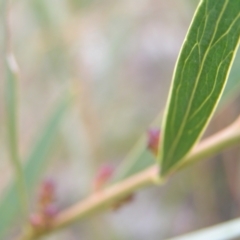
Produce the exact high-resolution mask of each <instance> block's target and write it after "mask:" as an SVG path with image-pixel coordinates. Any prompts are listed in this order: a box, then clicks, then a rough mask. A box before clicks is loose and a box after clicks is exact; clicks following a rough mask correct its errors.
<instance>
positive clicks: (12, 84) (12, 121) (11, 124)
mask: <svg viewBox="0 0 240 240" xmlns="http://www.w3.org/2000/svg"><path fill="white" fill-rule="evenodd" d="M5 4H6V7H5V43H6V53H5V54H6V56H5V57H6V60H5V66H6V115H7V130H8V138H9V152H10V159H11V162H12V165H13V168H14V170H15V178H16V185H17V188H18V190H19V196H20V202H21V206H22V212H23V214H24V215H25V216H26V215H27V213H28V198H27V191H26V184H25V178H24V174H23V169H22V165H21V162H20V157H19V147H18V127H17V125H18V121H17V119H18V116H17V115H18V114H17V112H18V106H17V101H18V99H17V92H18V86H17V85H18V83H17V77H18V65H17V63H16V60H15V58H14V55H13V54H12V51H11V37H10V35H11V34H10V26H9V10H10V1H7V0H6V1H5Z"/></svg>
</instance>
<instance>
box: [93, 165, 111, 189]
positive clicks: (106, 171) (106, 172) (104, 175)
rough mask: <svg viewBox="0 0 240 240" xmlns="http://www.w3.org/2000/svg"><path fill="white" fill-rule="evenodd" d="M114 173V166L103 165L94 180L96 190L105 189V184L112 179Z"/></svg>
mask: <svg viewBox="0 0 240 240" xmlns="http://www.w3.org/2000/svg"><path fill="white" fill-rule="evenodd" d="M113 172H114V168H113V166H110V165H103V166H102V167H101V168H100V169H99V170H98V172H97V176H96V178H95V180H94V190H95V191H98V190H100V189H102V188H103V186H104V184H105V183H106V182H107V181H108V180H109V179H110V178H111V177H112V175H113Z"/></svg>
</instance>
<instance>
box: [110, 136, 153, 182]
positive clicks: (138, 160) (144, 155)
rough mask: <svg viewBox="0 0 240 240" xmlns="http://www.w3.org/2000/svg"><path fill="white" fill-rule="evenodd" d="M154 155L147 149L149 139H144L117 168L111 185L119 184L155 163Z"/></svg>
mask: <svg viewBox="0 0 240 240" xmlns="http://www.w3.org/2000/svg"><path fill="white" fill-rule="evenodd" d="M155 162H156V161H155V159H154V156H153V154H152V153H151V152H150V151H149V150H148V149H147V139H146V137H142V138H141V139H140V140H139V141H138V142H137V144H136V145H135V146H134V148H133V149H132V150H131V151H130V153H129V154H128V155H127V157H126V158H125V159H124V160H123V162H122V163H121V165H120V167H118V168H117V170H116V173H115V174H114V176H113V179H112V181H111V183H113V182H119V181H121V180H123V179H125V178H127V177H130V176H131V175H133V174H136V173H138V172H140V171H142V170H144V169H146V168H147V167H149V166H151V165H153V164H154V163H155Z"/></svg>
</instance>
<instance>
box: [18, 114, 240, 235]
mask: <svg viewBox="0 0 240 240" xmlns="http://www.w3.org/2000/svg"><path fill="white" fill-rule="evenodd" d="M238 143H240V117H239V118H238V119H237V120H236V121H235V122H234V123H233V124H231V125H230V126H229V127H227V128H225V129H223V130H222V131H220V132H218V133H216V134H215V135H213V136H211V137H209V138H207V139H205V140H204V141H202V142H201V143H199V144H198V145H197V146H196V147H195V148H194V149H193V150H192V151H191V152H190V154H189V155H188V156H186V157H185V159H184V160H183V164H181V165H179V166H178V167H177V168H175V170H174V172H176V171H178V170H180V169H182V168H183V167H186V166H188V165H189V164H191V163H193V162H196V161H198V160H200V159H204V158H207V157H209V156H211V155H213V154H216V153H218V152H220V151H222V150H224V149H226V148H228V147H230V146H233V145H235V144H238ZM172 173H173V172H171V173H170V174H169V175H166V176H164V178H162V179H160V178H159V167H158V166H157V165H154V166H152V167H150V168H148V169H146V170H144V171H142V172H140V173H138V174H136V175H134V176H132V177H130V178H127V179H126V180H124V181H121V182H119V183H116V184H114V185H112V186H110V187H108V188H106V189H104V190H102V191H101V192H96V193H93V194H92V195H91V196H89V197H88V198H86V199H85V200H83V201H81V202H79V203H77V204H76V205H74V206H72V207H69V208H68V209H66V210H64V211H62V212H61V213H60V214H59V215H58V216H57V217H56V218H55V219H54V220H53V221H52V224H51V228H49V229H45V230H42V231H40V232H39V231H36V230H35V229H34V228H29V231H27V232H26V235H24V236H22V237H21V238H20V239H19V240H33V239H37V238H38V237H41V236H43V235H45V234H47V233H50V232H53V231H55V230H57V229H59V228H63V227H66V226H68V225H70V224H71V223H73V222H76V221H78V220H79V219H82V218H83V217H86V216H89V215H91V214H93V213H95V212H97V211H99V210H103V209H106V208H108V207H111V206H113V205H114V203H117V202H118V201H119V200H121V199H122V198H124V197H125V196H128V195H129V194H131V193H133V192H135V191H136V190H138V189H140V188H142V187H145V186H147V185H151V184H157V183H159V184H162V183H163V182H164V181H165V180H166V179H167V178H168V177H169V176H170V175H171V174H172Z"/></svg>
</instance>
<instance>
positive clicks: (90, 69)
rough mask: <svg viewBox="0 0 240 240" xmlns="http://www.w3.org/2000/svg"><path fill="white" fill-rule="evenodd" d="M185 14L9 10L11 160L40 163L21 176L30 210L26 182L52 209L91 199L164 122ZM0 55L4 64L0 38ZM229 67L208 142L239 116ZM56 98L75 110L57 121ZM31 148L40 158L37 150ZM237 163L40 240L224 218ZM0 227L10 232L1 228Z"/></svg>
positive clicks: (109, 6)
mask: <svg viewBox="0 0 240 240" xmlns="http://www.w3.org/2000/svg"><path fill="white" fill-rule="evenodd" d="M196 4H197V1H194V2H193V1H187V0H185V1H178V0H169V1H156V0H128V1H108V0H102V1H96V0H68V1H66V0H58V1H47V0H34V1H24V2H18V1H12V7H11V11H10V19H11V25H10V27H11V35H12V42H13V51H14V54H15V56H16V59H17V61H18V63H19V67H20V76H19V79H18V85H19V98H18V107H19V109H18V110H19V111H18V113H19V114H18V116H19V119H18V121H19V147H20V157H21V160H22V162H23V163H24V164H27V162H28V161H29V160H30V159H35V163H38V164H39V163H40V161H41V166H39V168H36V166H37V165H34V166H32V169H33V168H34V169H35V170H34V173H35V174H33V175H31V177H29V179H28V178H27V181H28V182H27V185H28V190H29V193H33V196H34V197H32V199H31V208H32V209H33V210H34V209H36V205H35V204H34V203H35V200H36V198H37V186H38V185H37V183H36V182H35V181H33V182H32V181H31V180H30V179H31V178H33V177H36V175H39V177H38V179H36V181H38V182H39V179H44V178H47V177H51V178H52V179H54V181H55V182H56V184H57V190H58V192H57V203H58V206H59V208H60V209H61V208H65V207H66V206H69V205H71V204H72V203H74V202H76V201H78V200H79V199H81V198H82V197H84V196H86V195H87V194H89V193H90V192H91V191H92V179H93V178H94V175H95V173H96V170H97V169H98V168H99V166H101V165H102V164H105V163H107V164H110V165H113V166H116V168H117V167H118V166H120V165H121V163H122V161H123V159H124V157H125V156H126V155H127V153H128V152H129V150H130V149H131V148H132V147H133V145H134V143H135V142H136V141H137V140H138V139H139V137H140V136H141V135H142V134H144V133H146V132H147V129H148V127H149V125H150V124H151V122H152V121H153V120H154V119H155V118H156V116H158V115H159V113H160V112H162V111H163V107H164V106H165V103H166V97H167V93H168V88H169V85H170V80H171V77H172V72H173V67H174V63H175V61H176V57H177V54H178V51H179V49H180V46H181V43H182V41H183V38H184V36H185V33H186V30H187V27H188V25H189V22H190V20H191V18H192V14H193V12H194V9H195V7H196ZM3 11H4V8H3V7H2V5H1V13H3ZM3 16H4V14H1V18H2V19H3ZM1 22H3V21H1ZM0 43H1V46H0V47H1V54H2V56H3V54H4V46H5V45H4V30H3V26H1V34H0ZM0 61H1V62H0V64H1V65H0V72H1V76H0V77H1V81H0V89H1V90H0V92H1V95H0V96H1V101H0V143H1V151H0V176H1V178H0V202H1V200H2V199H5V197H6V194H8V189H9V186H10V185H11V184H10V185H9V183H11V179H12V177H13V171H12V167H11V164H10V161H9V153H8V146H7V141H6V138H7V130H6V126H7V122H6V109H5V104H4V94H5V93H4V88H5V77H4V74H3V73H4V62H3V58H2V59H1V60H0ZM239 62H240V53H238V55H237V57H236V60H235V62H234V66H233V68H232V71H231V74H230V78H229V83H228V85H227V88H226V94H225V97H223V100H222V104H221V105H220V107H219V108H218V113H217V114H216V117H215V118H214V119H213V121H212V123H211V124H210V127H209V129H208V132H207V134H210V133H213V132H215V131H217V130H220V129H221V128H222V127H224V126H226V125H227V124H229V123H230V122H232V120H233V119H234V118H235V117H236V116H237V115H238V114H239V113H240V110H239V109H240V105H239V94H238V92H239V91H238V89H239V88H240V86H239V69H238V68H239ZM66 91H69V92H71V94H73V95H74V100H73V104H72V105H71V107H68V110H67V111H66V112H64V113H62V112H61V109H62V108H61V106H59V102H60V101H62V99H63V98H64V96H65V95H66ZM233 97H234V99H235V100H233ZM57 106H58V108H59V109H57ZM58 111H59V112H58ZM54 114H55V115H54ZM59 114H60V115H61V114H63V115H64V116H62V117H61V121H60V119H58V120H59V122H58V120H56V121H54V119H55V118H54V116H57V117H59ZM44 126H48V128H44ZM55 127H56V128H55ZM44 129H45V131H46V132H44ZM44 133H46V134H50V135H51V133H53V135H52V136H51V138H52V137H53V141H49V142H48V140H51V139H48V135H46V134H45V135H44ZM41 136H42V138H41ZM44 137H45V138H44ZM39 139H40V140H39ZM41 139H43V140H42V141H43V142H41ZM144 141H145V140H143V144H144ZM41 143H42V144H43V145H44V143H45V144H47V146H46V148H44V146H42V145H41ZM50 144H51V145H50ZM39 145H40V149H41V147H42V151H37V150H36V147H38V146H39ZM43 150H44V151H45V150H46V154H45V152H43ZM43 153H44V154H43ZM34 154H35V155H34ZM147 154H148V153H147ZM239 154H240V150H239V147H235V148H233V149H231V150H229V151H227V152H224V153H222V154H219V155H218V156H217V157H216V158H215V159H212V160H211V161H208V162H202V163H199V164H197V165H196V166H193V167H190V168H188V169H186V170H185V171H183V172H182V173H180V174H178V175H176V176H174V177H173V178H172V179H171V180H170V181H169V182H168V183H167V184H166V185H165V186H164V187H162V188H161V189H157V188H150V189H146V190H143V191H141V192H140V193H137V194H136V196H135V198H134V201H132V202H131V203H129V204H128V205H126V206H123V207H122V208H120V209H118V210H117V211H108V212H107V213H105V214H101V215H97V216H94V217H93V218H91V219H86V221H84V222H79V223H76V224H75V225H74V226H72V227H70V228H68V229H65V230H63V231H61V232H57V233H54V234H53V235H52V236H49V237H46V238H45V239H49V240H53V239H58V240H59V239H60V240H61V239H69V240H71V239H72V240H74V239H80V238H82V239H85V240H93V239H99V240H101V239H103V240H108V239H109V240H113V239H116V240H118V239H119V240H120V239H121V240H125V239H126V240H127V239H131V240H141V239H142V240H145V239H151V240H155V239H156V240H157V239H158V240H159V239H161V238H162V239H164V238H165V237H171V236H175V235H179V234H182V233H185V232H189V231H191V230H195V229H198V228H201V227H205V226H209V225H212V224H215V223H218V222H222V221H225V220H228V219H230V218H234V217H236V216H237V214H238V211H239V204H240V196H239V192H238V188H237V186H238V184H239V181H240V179H239V177H238V176H239V170H238V169H239ZM42 163H43V166H44V167H43V166H42ZM26 166H28V165H26ZM27 169H28V167H26V171H28V170H27ZM35 171H36V172H35ZM30 172H31V171H30ZM11 194H12V193H11ZM13 196H14V195H13ZM10 199H11V200H12V201H13V203H12V209H11V210H10V211H13V215H9V213H8V211H7V209H8V208H9V207H10V208H11V205H8V206H7V207H3V208H1V206H0V211H1V212H0V227H1V226H3V227H4V228H5V230H8V231H7V232H8V233H10V234H9V239H13V236H15V234H16V232H18V229H19V226H20V225H21V221H20V220H21V219H18V215H16V216H14V214H15V213H17V212H18V211H20V210H19V209H18V206H16V205H15V202H14V197H10ZM3 206H5V205H3ZM2 209H4V211H3V210H2ZM14 209H16V211H14ZM11 216H14V217H11ZM8 217H10V218H12V219H10V220H14V221H13V223H12V224H10V225H8V226H5V225H4V224H5V220H6V219H7V218H8ZM133 222H134V224H132V223H133ZM106 229H107V231H106ZM0 231H1V230H0ZM4 239H5V238H4ZM6 239H7V238H6Z"/></svg>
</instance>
